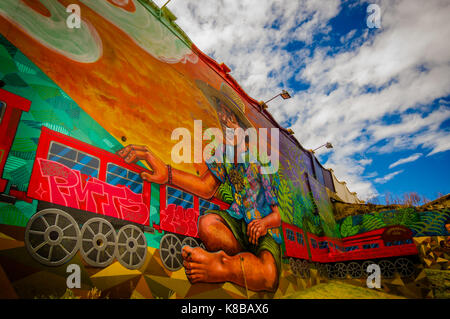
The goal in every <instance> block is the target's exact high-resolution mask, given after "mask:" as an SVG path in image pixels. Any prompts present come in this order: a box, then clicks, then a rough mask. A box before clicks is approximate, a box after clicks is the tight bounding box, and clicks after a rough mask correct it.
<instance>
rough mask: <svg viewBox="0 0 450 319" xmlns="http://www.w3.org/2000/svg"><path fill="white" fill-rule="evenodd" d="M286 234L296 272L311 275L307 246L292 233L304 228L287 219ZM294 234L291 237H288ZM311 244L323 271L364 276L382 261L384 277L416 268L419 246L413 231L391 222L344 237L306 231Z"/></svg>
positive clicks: (337, 275) (312, 257)
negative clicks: (369, 267)
mask: <svg viewBox="0 0 450 319" xmlns="http://www.w3.org/2000/svg"><path fill="white" fill-rule="evenodd" d="M282 227H283V233H284V234H285V246H286V255H285V257H287V258H290V260H289V263H290V265H291V268H292V270H293V272H294V273H300V274H301V275H302V276H308V275H309V270H308V269H309V264H308V263H307V261H306V260H307V259H308V256H306V255H305V253H304V252H305V249H304V248H303V247H301V246H299V245H295V244H294V243H293V240H292V239H293V237H292V233H293V232H294V230H295V232H297V233H299V231H301V230H300V229H298V228H297V227H295V226H292V225H289V224H285V223H283V225H282ZM289 234H290V236H291V240H290V239H289V238H287V237H288V235H289ZM304 237H305V238H307V241H306V242H305V243H306V244H307V245H308V246H309V247H308V248H309V251H310V258H309V261H311V262H314V263H316V267H317V268H318V270H319V272H320V273H322V274H323V275H328V276H329V277H335V278H345V277H346V276H347V275H350V276H351V277H352V278H360V277H362V276H363V275H364V274H365V272H366V269H367V266H368V265H370V264H374V263H375V264H378V265H379V266H380V268H381V273H382V275H383V276H384V277H386V278H390V277H392V276H393V275H394V274H395V273H396V272H397V273H399V274H400V275H401V276H403V277H408V276H411V275H412V274H413V273H414V272H415V267H414V262H415V261H417V254H418V251H417V247H416V245H415V244H414V242H413V239H412V231H411V230H410V229H408V228H406V227H404V226H399V225H396V226H390V227H384V228H380V229H376V230H373V231H370V232H366V233H362V234H358V235H354V236H351V237H346V238H344V239H336V238H328V237H318V236H315V235H313V234H310V233H306V234H304Z"/></svg>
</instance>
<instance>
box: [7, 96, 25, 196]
mask: <svg viewBox="0 0 450 319" xmlns="http://www.w3.org/2000/svg"><path fill="white" fill-rule="evenodd" d="M0 101H3V102H5V103H6V110H5V113H4V115H3V119H2V120H1V122H0V136H1V138H0V152H1V156H0V193H3V192H4V191H5V189H6V185H7V180H4V179H2V178H1V176H3V170H4V168H5V164H6V159H7V158H8V154H9V151H10V150H11V146H12V143H13V141H14V137H15V135H16V131H17V126H18V125H19V121H20V117H21V116H22V112H23V111H25V112H28V111H29V110H30V106H31V101H29V100H27V99H24V98H23V97H21V96H18V95H16V94H13V93H10V92H8V91H5V90H3V89H0Z"/></svg>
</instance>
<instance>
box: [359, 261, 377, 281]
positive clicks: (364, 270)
mask: <svg viewBox="0 0 450 319" xmlns="http://www.w3.org/2000/svg"><path fill="white" fill-rule="evenodd" d="M372 264H376V263H375V262H374V261H372V260H366V261H365V262H363V263H362V265H361V272H362V276H363V278H367V277H368V276H369V273H368V272H367V267H369V266H370V265H372Z"/></svg>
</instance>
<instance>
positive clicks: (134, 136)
mask: <svg viewBox="0 0 450 319" xmlns="http://www.w3.org/2000/svg"><path fill="white" fill-rule="evenodd" d="M60 2H61V3H62V4H63V5H65V4H70V3H71V2H73V0H71V1H64V0H60ZM79 5H80V6H81V10H82V12H83V19H84V20H85V21H88V22H89V23H90V24H91V25H92V26H93V27H94V28H95V29H96V31H97V32H98V34H99V36H100V39H101V41H102V46H103V55H102V57H101V58H100V59H99V60H98V61H97V62H95V63H79V62H76V61H73V60H70V59H69V58H66V57H65V56H63V55H61V54H59V53H57V52H55V51H53V50H50V49H48V48H47V47H45V46H43V45H42V44H40V43H39V42H38V41H36V40H35V39H33V38H31V37H30V36H29V35H27V34H26V33H24V32H23V31H22V30H21V29H19V28H17V27H16V26H14V25H13V24H11V23H10V22H8V21H7V20H6V19H4V18H3V17H0V28H1V29H2V30H9V32H7V33H6V34H4V35H5V37H6V38H7V39H8V40H9V41H11V42H12V43H13V44H14V45H15V46H16V47H17V48H18V49H20V50H21V51H22V52H23V53H24V54H25V55H26V56H27V57H28V58H29V59H30V60H32V61H33V62H34V63H35V64H36V65H37V66H38V67H39V68H40V69H41V70H42V71H43V72H44V73H46V74H47V75H48V76H49V77H50V78H51V79H52V80H53V81H54V82H55V83H56V84H57V85H58V86H59V87H60V88H61V89H62V90H64V92H66V93H67V94H68V95H69V96H70V97H71V98H72V99H73V100H74V101H75V102H76V103H77V104H78V105H79V106H80V107H81V108H82V109H83V110H84V111H86V113H88V114H89V115H90V116H91V117H92V118H93V119H94V120H95V121H97V122H98V123H99V124H100V125H101V126H102V127H103V128H105V129H106V130H107V131H108V132H110V134H112V135H113V136H114V137H115V138H116V139H117V140H118V141H120V142H121V138H122V136H125V137H126V138H127V141H126V144H138V145H147V146H148V147H149V148H150V149H152V150H153V151H154V153H155V154H156V155H157V156H158V157H160V158H161V159H162V160H163V161H164V162H166V163H171V149H172V147H173V145H175V144H176V143H177V141H171V134H172V131H173V130H174V129H175V128H178V127H186V128H188V129H189V130H191V132H193V119H202V120H203V126H204V127H220V126H219V123H218V119H217V116H216V114H215V111H214V109H213V108H212V107H211V106H210V105H209V103H208V101H207V100H206V98H205V97H204V96H203V94H202V92H201V91H200V90H199V89H198V88H197V87H196V85H195V82H194V80H195V79H197V78H199V79H201V80H203V81H209V82H211V81H210V80H209V79H207V78H205V76H208V77H209V76H211V75H212V76H214V74H211V73H212V72H211V70H210V69H209V67H208V66H207V65H206V64H203V63H201V64H199V65H197V66H196V68H199V69H200V71H197V73H196V75H195V76H193V77H187V76H185V75H184V74H183V72H184V69H185V68H188V67H187V65H188V64H190V63H189V62H188V63H187V64H186V65H185V64H182V63H179V64H175V65H174V64H167V63H165V62H162V61H159V60H157V59H155V58H154V57H153V56H151V55H150V54H149V53H147V52H146V51H145V50H143V49H142V48H141V47H139V46H138V45H137V44H135V42H134V41H133V40H132V39H131V38H130V37H129V36H128V35H127V34H126V33H124V32H123V31H122V30H120V29H119V28H117V27H116V26H114V25H113V24H111V23H110V22H108V21H107V20H106V19H104V18H103V17H101V16H99V15H98V14H97V13H96V12H94V11H93V10H91V9H89V8H88V7H86V6H84V5H83V4H82V3H79ZM214 82H216V81H214ZM214 82H213V83H214ZM217 82H218V81H217ZM192 147H193V143H192ZM192 153H193V150H192ZM173 166H174V167H175V168H178V169H182V170H184V171H187V172H190V173H192V174H196V173H197V171H199V174H202V173H203V172H204V171H205V170H206V169H207V167H206V165H205V164H186V163H181V164H174V165H173Z"/></svg>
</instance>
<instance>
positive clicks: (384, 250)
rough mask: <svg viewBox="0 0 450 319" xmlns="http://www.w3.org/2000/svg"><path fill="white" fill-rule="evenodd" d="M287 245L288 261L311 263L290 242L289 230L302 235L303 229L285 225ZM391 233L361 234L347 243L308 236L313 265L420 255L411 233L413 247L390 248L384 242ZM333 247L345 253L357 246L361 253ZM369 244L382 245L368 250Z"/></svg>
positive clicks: (343, 240)
mask: <svg viewBox="0 0 450 319" xmlns="http://www.w3.org/2000/svg"><path fill="white" fill-rule="evenodd" d="M282 227H283V235H284V241H285V245H286V257H294V258H302V259H308V255H307V254H306V255H305V252H304V249H302V248H301V246H300V245H298V244H295V243H293V242H292V241H289V240H288V239H287V237H286V229H291V230H293V231H294V232H299V231H301V229H299V228H298V227H295V226H293V225H289V224H285V223H283V224H282ZM387 229H389V228H388V227H385V228H380V229H377V230H373V231H370V232H366V233H363V234H358V235H355V236H351V237H347V238H344V239H342V240H341V239H336V238H329V237H326V236H323V237H318V236H315V235H313V234H310V233H307V235H308V244H309V247H310V251H311V260H312V261H313V262H321V263H330V262H341V261H350V260H370V259H379V258H390V257H397V256H409V255H417V254H418V251H417V247H416V245H415V244H414V242H413V241H412V234H411V233H410V234H409V235H410V236H409V237H408V238H404V239H410V240H411V243H410V244H403V245H395V246H386V243H385V242H384V240H383V237H382V236H383V234H384V232H385V231H386V230H387ZM311 239H313V240H315V241H316V242H317V247H316V248H314V247H313V246H312V243H311ZM322 241H327V242H328V247H327V248H319V242H322ZM330 243H333V244H334V245H338V246H339V247H341V248H342V250H345V248H346V247H352V246H357V247H358V249H356V250H352V251H348V252H344V251H340V250H338V249H336V248H335V247H334V246H333V247H332V246H331V245H330ZM365 244H378V247H377V248H368V249H364V248H363V245H365Z"/></svg>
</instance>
